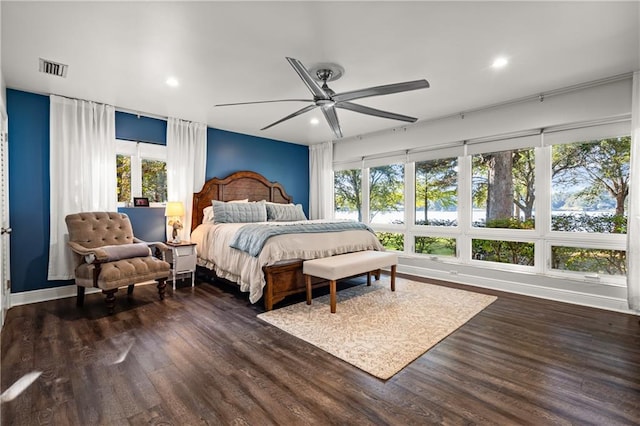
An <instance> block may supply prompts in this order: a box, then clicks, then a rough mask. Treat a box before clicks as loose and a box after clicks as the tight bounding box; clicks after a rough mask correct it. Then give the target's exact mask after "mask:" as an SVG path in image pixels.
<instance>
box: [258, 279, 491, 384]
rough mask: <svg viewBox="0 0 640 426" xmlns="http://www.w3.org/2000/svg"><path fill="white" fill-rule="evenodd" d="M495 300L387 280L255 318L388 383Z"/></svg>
mask: <svg viewBox="0 0 640 426" xmlns="http://www.w3.org/2000/svg"><path fill="white" fill-rule="evenodd" d="M496 299H497V298H496V297H495V296H489V295H485V294H479V293H473V292H470V291H465V290H458V289H453V288H448V287H442V286H437V285H432V284H425V283H419V282H415V281H410V280H406V279H402V278H398V279H396V291H395V292H391V290H390V287H389V278H388V277H383V279H382V280H381V281H377V282H374V283H373V284H372V285H371V287H367V286H366V285H364V284H363V285H358V286H355V287H352V288H348V289H345V290H342V291H339V292H338V294H337V300H338V304H337V312H336V313H335V314H331V313H330V311H329V295H328V294H327V295H326V296H322V297H318V298H314V299H313V303H312V304H311V306H308V305H307V304H306V303H305V302H301V303H297V304H295V305H291V306H287V307H284V308H281V309H276V310H274V311H269V312H265V313H262V314H259V315H258V318H260V319H262V320H264V321H266V322H268V323H270V324H272V325H274V326H276V327H278V328H280V329H282V330H284V331H286V332H287V333H289V334H292V335H294V336H296V337H298V338H300V339H302V340H305V341H307V342H309V343H311V344H312V345H315V346H317V347H319V348H321V349H323V350H325V351H327V352H329V353H330V354H332V355H334V356H336V357H338V358H340V359H342V360H344V361H346V362H348V363H350V364H352V365H355V366H356V367H358V368H360V369H362V370H364V371H366V372H367V373H369V374H371V375H373V376H376V377H379V378H381V379H383V380H386V379H388V378H390V377H392V376H393V375H394V374H396V373H397V372H398V371H400V370H402V369H403V368H404V367H405V366H406V365H407V364H409V363H410V362H411V361H413V360H414V359H416V358H418V357H419V356H420V355H422V354H423V353H425V352H426V351H427V350H429V349H430V348H431V347H432V346H433V345H435V344H436V343H438V342H439V341H440V340H442V339H444V338H445V337H447V336H448V335H449V334H451V333H452V332H454V331H455V330H456V329H457V328H458V327H460V326H461V325H463V324H464V323H465V322H467V321H469V320H470V319H471V318H473V317H474V316H475V315H476V314H478V313H479V312H480V311H482V310H483V309H484V308H486V307H487V306H489V305H490V304H491V303H493V302H494V301H495V300H496Z"/></svg>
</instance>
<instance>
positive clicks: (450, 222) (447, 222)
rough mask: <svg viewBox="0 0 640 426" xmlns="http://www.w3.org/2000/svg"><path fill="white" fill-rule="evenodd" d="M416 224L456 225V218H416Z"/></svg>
mask: <svg viewBox="0 0 640 426" xmlns="http://www.w3.org/2000/svg"><path fill="white" fill-rule="evenodd" d="M416 225H429V226H457V225H458V221H457V220H449V219H429V220H427V221H426V222H425V221H424V220H416Z"/></svg>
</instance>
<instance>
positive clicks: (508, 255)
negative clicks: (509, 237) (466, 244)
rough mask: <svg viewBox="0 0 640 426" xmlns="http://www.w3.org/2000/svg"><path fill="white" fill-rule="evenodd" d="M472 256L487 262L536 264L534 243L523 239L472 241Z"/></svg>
mask: <svg viewBox="0 0 640 426" xmlns="http://www.w3.org/2000/svg"><path fill="white" fill-rule="evenodd" d="M471 246H472V252H471V256H472V257H473V259H475V260H483V261H486V262H498V263H511V264H513V265H525V266H533V265H534V246H535V245H534V244H533V243H529V242H522V241H505V240H481V239H473V240H472V242H471Z"/></svg>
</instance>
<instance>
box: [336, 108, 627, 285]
mask: <svg viewBox="0 0 640 426" xmlns="http://www.w3.org/2000/svg"><path fill="white" fill-rule="evenodd" d="M628 129H629V126H628V122H627V121H624V120H621V121H612V122H606V123H602V122H598V123H595V124H592V123H586V124H585V125H582V126H578V127H576V126H573V125H572V126H564V127H557V128H553V129H547V130H546V131H545V132H543V133H544V135H543V136H541V134H540V132H539V131H535V130H528V131H526V132H523V133H521V134H519V135H516V136H513V137H508V138H507V136H508V135H506V136H505V138H502V137H501V138H500V139H496V140H493V139H490V138H483V139H478V140H471V141H467V143H465V144H464V145H463V146H464V149H461V148H460V149H458V148H457V147H456V146H455V145H451V146H447V147H445V148H443V150H442V151H440V150H430V151H424V152H423V151H418V152H416V153H415V154H414V155H412V153H405V155H404V156H403V157H404V158H403V159H402V160H400V159H399V158H398V157H399V155H396V154H395V153H394V154H391V155H390V157H389V158H388V159H384V158H381V157H379V156H375V157H373V158H371V159H367V158H365V159H364V160H363V161H362V164H363V166H362V168H361V169H352V170H340V171H336V172H335V191H336V192H335V202H336V203H335V205H336V217H341V218H346V217H348V218H351V219H357V220H360V221H364V222H366V223H368V224H369V225H370V226H371V228H373V229H374V230H375V232H376V235H377V236H378V238H379V240H380V241H381V243H382V245H383V246H384V247H385V248H386V249H388V250H394V251H399V252H402V253H406V254H407V255H408V256H413V257H414V258H419V259H424V260H425V261H441V262H444V263H445V264H446V263H458V264H465V265H472V266H474V267H484V268H492V269H496V270H503V271H513V272H526V273H529V274H536V275H540V276H552V277H554V278H560V279H571V280H581V281H584V282H592V281H593V280H597V281H598V282H599V283H600V284H607V285H614V286H622V285H625V275H626V273H627V271H626V264H627V263H626V262H627V253H626V244H627V241H626V235H625V234H626V228H627V215H628V207H627V203H628V202H627V194H628V191H629V186H628V185H629V174H630V147H631V138H630V136H628V131H629V130H628ZM612 135H622V136H619V137H618V136H616V137H611V136H612ZM465 153H466V154H465ZM412 160H413V161H412ZM386 161H388V163H387V164H385V162H386ZM400 161H402V162H400ZM356 164H357V163H351V164H350V165H349V167H354V166H355V167H357V166H356ZM367 164H369V165H370V167H369V168H367ZM405 175H406V176H407V178H406V179H405ZM405 198H406V199H405ZM469 201H470V202H469ZM420 261H421V260H420Z"/></svg>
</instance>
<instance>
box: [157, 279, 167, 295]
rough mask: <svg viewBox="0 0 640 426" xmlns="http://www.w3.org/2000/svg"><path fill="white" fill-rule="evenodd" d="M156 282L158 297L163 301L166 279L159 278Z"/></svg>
mask: <svg viewBox="0 0 640 426" xmlns="http://www.w3.org/2000/svg"><path fill="white" fill-rule="evenodd" d="M156 281H158V296H160V300H164V292H165V289H166V287H167V279H166V278H160V279H159V280H156Z"/></svg>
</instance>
